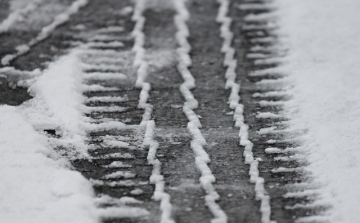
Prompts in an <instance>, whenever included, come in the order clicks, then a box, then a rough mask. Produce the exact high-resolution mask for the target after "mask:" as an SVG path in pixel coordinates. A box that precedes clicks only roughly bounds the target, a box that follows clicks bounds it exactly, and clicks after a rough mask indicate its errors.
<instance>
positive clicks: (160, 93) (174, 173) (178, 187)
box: [0, 0, 321, 223]
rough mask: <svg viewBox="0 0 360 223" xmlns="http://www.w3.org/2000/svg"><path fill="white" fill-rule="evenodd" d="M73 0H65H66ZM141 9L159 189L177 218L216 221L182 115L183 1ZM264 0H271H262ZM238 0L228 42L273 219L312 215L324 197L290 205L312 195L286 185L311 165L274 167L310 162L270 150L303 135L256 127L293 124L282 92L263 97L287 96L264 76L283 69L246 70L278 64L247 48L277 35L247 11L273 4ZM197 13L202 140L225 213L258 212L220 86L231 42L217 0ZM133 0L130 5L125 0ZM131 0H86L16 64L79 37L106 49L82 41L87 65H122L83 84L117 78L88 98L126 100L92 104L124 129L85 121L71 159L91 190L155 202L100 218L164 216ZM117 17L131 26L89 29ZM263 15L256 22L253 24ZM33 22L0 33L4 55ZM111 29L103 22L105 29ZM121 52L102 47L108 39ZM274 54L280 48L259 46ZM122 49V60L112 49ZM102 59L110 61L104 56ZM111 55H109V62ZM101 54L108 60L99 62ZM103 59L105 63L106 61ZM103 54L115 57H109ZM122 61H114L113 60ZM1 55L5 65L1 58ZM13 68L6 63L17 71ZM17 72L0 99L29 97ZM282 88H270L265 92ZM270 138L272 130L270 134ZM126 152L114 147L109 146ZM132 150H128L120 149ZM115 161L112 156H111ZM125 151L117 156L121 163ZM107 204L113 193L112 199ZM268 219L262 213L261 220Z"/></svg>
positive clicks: (193, 32)
mask: <svg viewBox="0 0 360 223" xmlns="http://www.w3.org/2000/svg"><path fill="white" fill-rule="evenodd" d="M7 2H8V1H2V2H0V8H1V11H0V20H2V19H4V18H6V15H7V13H8V10H7V9H8V7H9V6H8V5H7ZM68 2H69V1H68ZM148 2H149V4H148V7H147V8H145V10H144V12H143V16H144V17H145V18H146V22H145V25H144V27H143V32H144V34H145V43H144V48H145V50H146V56H145V58H146V60H147V62H148V64H149V67H148V76H147V78H146V81H147V82H148V83H150V84H151V87H152V88H151V90H150V91H149V99H148V103H149V104H151V105H152V106H153V110H152V115H151V119H152V120H154V121H155V124H156V129H155V138H154V139H155V140H156V141H157V142H158V143H159V148H158V151H157V154H156V156H157V158H158V159H159V160H160V161H161V163H162V166H161V173H162V175H163V176H164V181H165V188H164V191H165V192H166V193H168V194H169V195H170V197H171V200H170V201H171V203H172V205H173V210H172V218H173V219H174V221H175V222H178V223H188V222H199V223H200V222H201V223H202V222H210V221H211V219H212V218H213V215H212V213H211V211H209V209H208V207H207V206H206V204H205V201H204V197H205V195H206V192H205V191H204V190H203V188H202V187H201V185H200V183H199V178H200V172H199V170H198V169H197V167H196V163H195V156H194V152H193V150H192V149H191V147H190V142H191V139H192V138H191V135H190V134H189V132H188V130H187V128H186V126H187V123H188V119H187V117H186V116H185V114H184V113H183V110H182V106H183V104H184V103H185V99H184V97H183V96H182V94H181V92H180V90H179V88H180V85H181V84H182V83H183V82H184V80H183V79H182V77H181V75H180V74H179V72H178V69H177V65H178V60H177V52H176V49H177V48H178V43H177V40H176V38H175V35H176V32H177V31H178V30H177V27H176V26H175V23H174V16H175V15H176V10H175V9H174V6H173V5H172V4H171V3H168V2H167V1H160V0H158V1H148ZM264 2H267V1H264ZM264 2H263V1H260V0H259V1H255V0H254V1H246V2H245V3H246V4H258V5H264V4H265V3H264ZM245 3H244V2H243V1H241V0H233V1H230V6H229V9H230V10H229V13H228V16H230V17H231V18H232V25H231V30H232V32H233V33H234V38H233V41H232V46H233V47H234V49H235V58H236V60H237V64H238V66H237V70H236V82H238V83H241V88H240V96H241V100H240V103H241V104H243V105H244V118H245V123H247V124H248V125H249V138H250V139H251V141H252V142H253V144H254V147H253V153H254V156H255V157H259V158H261V159H262V161H261V162H260V163H259V171H260V176H261V177H263V178H264V182H265V183H264V186H265V190H266V191H267V192H268V195H269V197H270V206H271V220H274V221H276V222H279V223H288V222H289V223H290V222H294V221H295V220H296V219H298V218H300V217H304V216H310V215H313V214H316V213H318V212H319V211H321V208H320V209H306V208H294V207H296V206H294V205H296V204H306V203H307V202H310V201H311V200H312V199H313V198H311V197H291V196H288V197H284V195H285V194H286V193H288V192H297V191H301V187H300V186H296V185H301V182H303V180H304V179H305V178H306V177H307V176H306V174H305V173H302V172H299V171H276V170H279V169H277V168H280V167H283V168H286V169H287V170H293V169H295V168H299V167H301V166H302V165H306V164H305V163H297V162H295V161H292V160H284V161H279V160H276V159H274V158H276V157H284V156H286V155H287V154H285V155H284V153H265V149H266V148H269V147H273V148H279V149H281V150H283V149H285V148H288V147H296V146H297V144H296V142H295V141H294V140H292V139H291V136H289V135H287V134H286V133H285V132H286V131H267V132H266V133H264V134H259V131H260V129H264V128H269V127H274V126H276V127H277V130H286V128H287V126H286V118H285V117H283V116H282V115H281V114H282V108H281V103H279V104H276V103H273V104H271V105H265V104H264V103H260V102H261V101H263V100H266V101H272V102H281V101H284V100H288V99H289V98H288V97H287V96H286V94H281V92H283V91H282V90H283V89H285V88H289V87H291V86H287V85H286V83H285V84H282V83H281V81H279V82H276V81H274V82H271V81H268V82H266V83H265V84H264V83H263V82H261V81H262V80H264V79H266V80H276V79H279V78H281V77H280V76H278V75H273V74H272V75H263V76H258V77H254V76H249V75H248V74H249V73H251V72H253V71H256V70H261V69H264V68H269V67H275V66H277V64H276V63H267V64H265V65H264V64H257V63H256V62H255V60H254V59H252V58H251V57H249V56H248V55H249V54H251V53H253V48H254V47H256V46H257V47H259V46H260V47H264V49H265V48H266V47H267V48H266V49H269V48H271V46H272V44H274V42H272V41H259V39H260V40H261V39H268V38H269V37H270V38H273V39H275V40H276V38H277V37H276V35H275V34H274V32H272V30H271V29H270V28H268V27H267V26H262V25H264V24H265V25H266V21H265V22H264V21H260V22H256V21H255V22H253V21H245V20H244V18H245V17H246V16H247V15H249V14H259V13H264V12H267V11H268V10H269V9H267V8H262V7H259V8H252V9H249V10H242V9H241V7H240V5H243V4H245ZM186 6H187V9H188V11H189V13H190V18H189V20H188V21H187V26H188V29H189V33H190V35H189V37H188V42H189V44H190V45H191V52H190V57H191V59H192V66H191V67H190V68H189V71H190V72H191V74H192V76H193V77H194V78H195V81H196V88H194V89H193V90H192V94H193V96H194V97H195V98H196V99H197V100H198V103H199V106H198V108H197V109H195V110H194V111H195V113H196V115H197V116H198V117H199V119H200V121H201V123H202V128H201V133H202V135H203V136H204V138H205V139H206V141H207V145H206V146H204V150H205V151H206V152H207V153H208V154H209V157H210V159H211V162H210V163H209V168H210V169H211V171H212V173H213V175H214V176H215V178H216V182H215V183H213V185H214V187H215V189H216V191H217V192H218V194H219V195H220V199H219V200H218V201H217V202H216V203H217V204H218V205H219V206H220V208H221V209H222V210H223V211H224V212H225V213H226V215H227V218H228V222H234V223H235V222H243V223H255V222H262V220H261V212H260V205H261V204H260V201H258V200H257V199H255V185H254V184H253V183H250V181H249V180H250V177H249V165H247V164H245V160H244V158H243V151H244V148H243V147H242V146H240V145H239V129H238V128H237V127H234V124H235V122H234V120H233V110H232V109H230V108H229V104H228V98H229V95H230V90H228V89H225V88H224V86H225V82H226V79H225V72H226V69H225V68H224V66H223V60H224V54H223V53H221V47H222V44H223V39H222V38H221V37H220V24H219V23H218V22H216V16H217V13H218V10H219V3H218V2H217V1H216V0H189V1H187V3H186ZM130 7H131V8H130ZM133 8H134V1H130V0H121V1H118V0H91V1H90V2H89V4H88V5H87V6H86V7H84V8H82V9H81V10H80V11H79V12H77V13H76V14H74V15H72V16H71V19H70V20H69V21H68V22H67V23H65V24H64V25H62V26H60V27H58V28H57V29H55V31H54V32H53V33H52V34H51V35H50V36H49V38H47V39H45V40H43V41H42V42H40V43H39V44H37V45H35V46H33V47H32V49H31V50H30V52H29V53H27V54H25V55H22V56H20V57H18V58H16V59H15V60H13V61H12V62H11V64H10V65H8V66H12V67H15V68H16V69H17V70H23V71H24V70H25V71H31V70H34V69H36V68H39V69H44V68H46V66H47V64H48V63H49V62H51V61H54V60H55V59H56V57H58V56H59V55H64V54H66V53H67V52H68V50H69V49H71V48H73V47H75V45H79V44H80V45H81V44H87V43H101V44H103V45H102V46H93V47H91V49H95V50H98V51H99V52H100V51H103V52H104V53H103V54H101V52H100V53H97V54H96V55H95V56H94V55H92V54H91V51H90V50H89V52H88V53H86V52H85V53H84V55H83V61H84V63H87V64H88V65H89V67H90V68H89V69H88V70H87V71H86V72H87V73H89V74H91V73H95V72H99V71H101V72H104V73H116V72H118V71H119V72H121V73H124V74H126V75H127V76H128V78H127V79H124V80H120V81H119V80H117V81H114V80H112V79H104V80H94V79H90V80H88V81H86V83H85V84H87V85H91V84H99V85H101V86H103V87H109V88H110V87H113V88H116V89H107V90H94V91H88V92H84V95H85V96H86V97H87V98H88V101H87V104H86V105H87V106H88V107H95V108H96V107H102V108H111V107H114V106H119V107H123V108H125V109H124V110H122V111H121V110H118V111H110V110H106V109H103V110H96V109H94V110H93V111H92V112H90V113H89V114H88V116H89V117H90V118H91V120H92V121H93V122H96V123H101V122H104V120H109V119H111V120H116V121H121V122H123V123H125V124H127V125H128V128H126V129H123V130H104V131H94V132H90V133H89V137H88V138H89V141H88V143H89V144H90V145H91V146H92V147H91V148H92V149H91V150H90V154H91V156H92V158H93V159H92V160H74V161H73V166H74V168H76V169H77V170H78V171H80V172H81V173H82V174H83V175H84V176H85V177H87V178H88V179H91V180H92V182H93V183H94V190H95V192H96V193H97V194H98V195H100V194H102V195H103V194H106V195H109V196H111V197H114V198H121V197H122V196H131V197H134V198H136V199H138V200H141V201H143V203H141V204H138V205H137V206H138V207H141V208H145V209H147V210H148V211H150V213H151V214H150V216H147V217H145V218H127V219H124V218H111V217H109V218H105V219H104V222H119V223H120V222H122V223H125V222H159V219H160V217H161V210H160V206H159V202H158V201H155V200H154V199H153V198H152V196H153V193H154V185H153V184H151V183H150V182H149V178H150V175H151V173H152V169H153V167H152V165H149V164H148V162H147V153H148V148H147V147H143V145H142V142H143V137H144V134H145V128H144V126H141V125H140V123H141V121H142V117H143V113H144V110H143V109H141V108H138V103H139V97H140V92H141V88H137V87H135V81H136V75H137V74H136V69H135V68H134V67H133V66H132V63H133V60H134V53H133V52H132V47H133V45H134V38H133V37H132V35H131V32H132V31H133V29H134V25H135V22H134V21H132V19H131V17H132V11H131V10H129V9H133ZM114 26H119V27H123V28H124V30H123V31H121V32H118V31H116V30H114V31H109V32H106V36H107V37H109V38H93V37H94V33H96V32H97V31H98V30H100V29H103V28H106V27H114ZM250 26H256V27H257V28H249V27H250ZM38 30H39V29H38V28H32V29H28V30H26V29H13V30H11V31H9V32H7V33H3V34H0V49H1V50H0V57H4V56H5V55H7V54H9V53H13V52H14V51H15V48H16V47H17V46H18V45H21V44H24V43H27V42H29V40H30V39H32V38H33V37H34V36H35V35H36V33H37V32H38ZM104 35H105V34H104ZM114 40H117V41H121V42H122V43H124V46H123V47H116V46H115V47H114V46H108V47H106V46H105V45H106V43H108V42H111V41H114ZM109 49H110V50H112V51H114V52H116V53H113V54H112V55H109V54H106V53H105V51H106V50H109ZM262 53H263V54H266V55H267V56H268V57H270V58H271V57H272V56H273V54H274V53H276V52H273V51H271V52H265V51H264V52H262ZM114 58H118V59H119V62H118V63H117V62H111V63H110V59H114ZM99 61H105V62H104V63H101V62H99ZM106 61H107V62H106ZM100 65H101V66H100ZM104 66H105V68H104ZM106 66H108V67H106ZM114 66H117V70H116V69H115V68H114ZM3 67H5V66H3ZM10 76H11V75H10ZM11 84H13V80H11V78H9V75H8V77H7V78H6V77H4V76H1V85H0V95H1V97H0V104H9V105H19V104H21V103H22V102H24V101H26V100H28V99H30V98H31V96H30V95H28V94H27V91H26V89H25V88H21V87H16V88H12V87H9V85H11ZM274 91H275V92H280V93H279V94H266V93H267V92H274ZM105 96H112V97H117V98H122V99H123V100H120V99H119V100H118V101H105V100H98V99H97V97H105ZM259 112H260V113H266V112H271V113H273V114H278V116H276V117H275V118H259V116H258V114H259ZM116 140H120V141H124V142H126V143H127V144H126V145H113V144H111V145H110V144H109V141H110V142H113V141H116ZM269 140H273V141H269ZM115 153H118V154H120V153H121V154H122V156H112V154H115ZM124 154H127V155H124ZM112 163H113V164H114V163H117V164H119V165H117V166H116V167H112V168H110V167H109V165H110V164H112ZM120 163H121V165H120ZM115 171H123V173H128V175H126V174H125V175H122V176H116V177H107V176H109V174H111V173H113V172H115ZM109 205H110V204H109ZM263 222H264V221H263Z"/></svg>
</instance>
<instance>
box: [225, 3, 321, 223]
mask: <svg viewBox="0 0 360 223" xmlns="http://www.w3.org/2000/svg"><path fill="white" fill-rule="evenodd" d="M232 15H233V17H234V18H236V19H237V20H238V24H237V27H239V29H238V30H236V34H235V36H236V38H237V39H239V41H235V47H236V48H243V49H244V51H242V52H240V51H238V58H241V59H242V58H246V59H245V63H244V66H243V68H242V71H241V72H243V73H244V74H246V75H245V77H244V78H243V86H244V87H243V88H242V90H241V95H242V98H243V102H244V105H245V107H244V117H245V121H246V122H247V123H249V126H250V128H249V137H251V138H252V142H253V144H254V147H253V148H254V149H253V153H254V154H255V155H256V156H257V157H260V158H261V160H262V161H261V165H259V170H260V175H261V176H262V177H263V178H264V179H265V182H266V184H265V189H266V190H267V191H268V193H269V195H270V197H271V202H270V204H271V207H272V215H271V217H272V219H274V220H276V221H277V222H302V221H303V220H302V219H304V221H306V219H309V220H310V222H311V221H312V220H313V219H314V218H313V217H312V216H314V215H317V214H318V213H321V212H322V211H323V210H325V209H326V207H322V206H321V205H320V206H314V205H312V203H313V202H314V201H315V200H316V189H317V185H312V184H311V183H310V184H307V183H305V181H307V178H309V177H311V176H309V175H308V173H305V172H304V171H303V170H302V167H303V166H304V165H306V163H305V162H304V161H302V160H303V159H302V157H304V153H306V150H305V148H302V147H301V146H300V144H299V140H301V137H302V135H303V134H304V132H303V131H301V130H300V131H299V130H296V131H295V130H293V129H291V127H290V126H288V124H287V117H285V116H284V114H283V112H282V110H283V106H284V105H285V104H286V102H287V101H288V100H291V94H292V92H291V85H289V82H288V79H287V76H286V74H284V73H283V72H281V69H278V68H279V67H281V65H282V62H283V59H282V57H283V56H284V55H286V51H287V49H286V48H285V47H284V45H283V44H282V42H281V36H279V35H278V32H277V29H278V26H277V23H276V8H275V7H274V5H273V4H272V3H271V2H270V1H247V2H246V3H242V2H239V4H237V5H236V4H235V7H233V12H232ZM254 111H256V113H255V114H254ZM304 192H305V193H304ZM306 216H310V217H306ZM304 217H305V218H304Z"/></svg>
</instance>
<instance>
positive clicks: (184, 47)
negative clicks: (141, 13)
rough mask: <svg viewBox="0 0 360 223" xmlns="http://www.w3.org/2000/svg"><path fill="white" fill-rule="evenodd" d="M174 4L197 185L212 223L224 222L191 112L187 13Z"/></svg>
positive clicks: (181, 4)
mask: <svg viewBox="0 0 360 223" xmlns="http://www.w3.org/2000/svg"><path fill="white" fill-rule="evenodd" d="M174 3H175V9H176V12H177V15H175V18H174V22H175V25H176V27H177V29H178V32H177V33H176V40H177V41H178V45H179V48H178V49H177V53H178V57H179V59H178V62H179V63H178V67H177V68H178V71H179V73H180V74H181V76H182V77H183V79H184V83H183V84H181V86H180V91H181V93H182V95H183V97H184V98H185V100H186V101H185V103H184V105H183V112H184V113H185V115H186V116H187V118H188V120H189V122H188V125H187V129H188V131H189V133H190V135H191V136H192V140H191V148H192V150H193V152H194V154H195V162H196V165H197V168H198V169H199V171H200V172H201V177H200V184H201V186H202V188H203V189H204V190H205V191H206V193H207V194H206V196H205V203H206V205H207V206H208V208H209V210H210V211H211V213H212V214H213V216H214V218H213V219H212V220H211V222H212V223H225V222H227V215H226V213H225V212H224V211H223V210H222V209H221V207H220V206H219V205H218V204H217V203H216V201H217V200H218V199H219V198H220V196H219V194H218V193H217V192H216V190H215V188H214V186H213V183H214V182H215V180H216V179H215V176H214V175H213V174H212V172H211V170H210V168H209V166H208V163H209V162H210V158H209V155H208V154H207V153H206V151H205V150H204V148H203V146H204V145H206V141H205V139H204V137H203V136H202V134H201V131H200V129H199V128H201V123H200V120H199V118H198V116H197V115H196V114H195V112H194V111H193V110H194V109H196V108H197V107H198V101H197V100H196V99H195V98H194V96H193V94H192V93H191V89H192V88H194V87H195V86H196V85H195V79H194V77H193V76H192V75H191V73H190V71H189V70H188V67H189V66H191V58H190V55H189V52H190V50H191V46H190V44H189V43H188V41H187V38H188V37H189V35H190V33H189V30H188V28H187V25H186V21H187V20H188V19H189V16H190V14H189V12H188V10H187V8H186V5H185V2H184V1H183V0H181V1H175V2H174Z"/></svg>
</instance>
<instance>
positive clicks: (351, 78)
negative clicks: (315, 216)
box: [275, 0, 360, 223]
mask: <svg viewBox="0 0 360 223" xmlns="http://www.w3.org/2000/svg"><path fill="white" fill-rule="evenodd" d="M275 4H276V5H277V7H278V15H279V16H278V18H279V24H280V27H281V28H280V29H281V33H283V34H284V35H286V36H288V38H287V42H288V44H289V45H288V47H289V55H288V56H287V64H286V65H285V66H283V67H282V69H283V71H284V72H286V73H287V74H288V75H290V77H292V79H293V83H294V89H293V91H294V94H293V100H292V101H291V102H290V104H289V105H288V106H286V108H287V113H288V116H289V117H290V118H291V119H292V121H291V123H292V125H293V127H296V128H297V129H307V130H308V134H307V136H306V137H305V142H304V146H306V147H308V148H309V149H308V153H309V155H308V158H307V161H308V162H309V165H308V166H307V167H306V168H305V169H306V170H307V171H310V172H312V174H313V177H314V178H315V179H316V182H319V183H321V184H323V185H326V186H324V187H323V188H322V189H321V190H320V200H324V201H326V204H328V205H331V206H332V207H333V208H332V209H331V210H329V212H327V215H328V216H326V219H327V220H328V221H330V222H334V223H335V222H336V223H357V222H360V215H359V214H358V210H359V206H360V190H359V185H360V178H359V177H356V176H360V164H359V163H360V137H359V135H360V128H359V126H360V100H359V97H360V88H359V83H360V73H359V71H360V63H359V57H360V29H359V27H360V18H359V8H360V2H359V1H358V0H332V1H328V0H292V1H288V0H277V1H275Z"/></svg>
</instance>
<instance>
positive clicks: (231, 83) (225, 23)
mask: <svg viewBox="0 0 360 223" xmlns="http://www.w3.org/2000/svg"><path fill="white" fill-rule="evenodd" d="M218 2H219V3H220V7H219V11H218V15H217V19H216V20H217V21H218V22H220V23H221V28H220V32H221V34H220V35H221V37H222V38H223V40H224V42H223V46H222V48H221V51H222V52H223V53H224V54H225V59H224V66H226V67H227V70H226V74H225V77H226V85H225V88H231V94H230V97H229V102H228V103H229V105H230V108H231V109H234V110H235V112H234V120H235V126H236V127H239V128H240V133H239V136H240V145H241V146H244V147H245V149H244V157H245V163H246V164H248V165H250V171H249V175H250V182H251V183H254V184H255V185H256V186H255V193H256V196H255V198H256V200H260V201H261V205H260V212H261V222H263V223H271V222H274V221H272V220H271V206H270V196H269V195H268V193H267V191H266V190H265V188H264V178H262V177H259V168H258V166H259V161H262V160H261V159H259V158H256V157H254V154H253V143H252V142H251V141H250V140H249V132H248V129H249V126H248V125H247V124H245V123H244V115H243V111H244V105H242V104H239V100H240V97H239V91H240V85H239V84H236V83H235V78H236V73H235V71H236V67H237V61H236V59H235V57H234V54H235V49H234V48H233V47H232V46H231V43H232V39H233V32H232V31H231V30H230V27H231V22H232V20H231V18H230V17H227V14H228V10H229V4H230V1H228V0H218Z"/></svg>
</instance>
